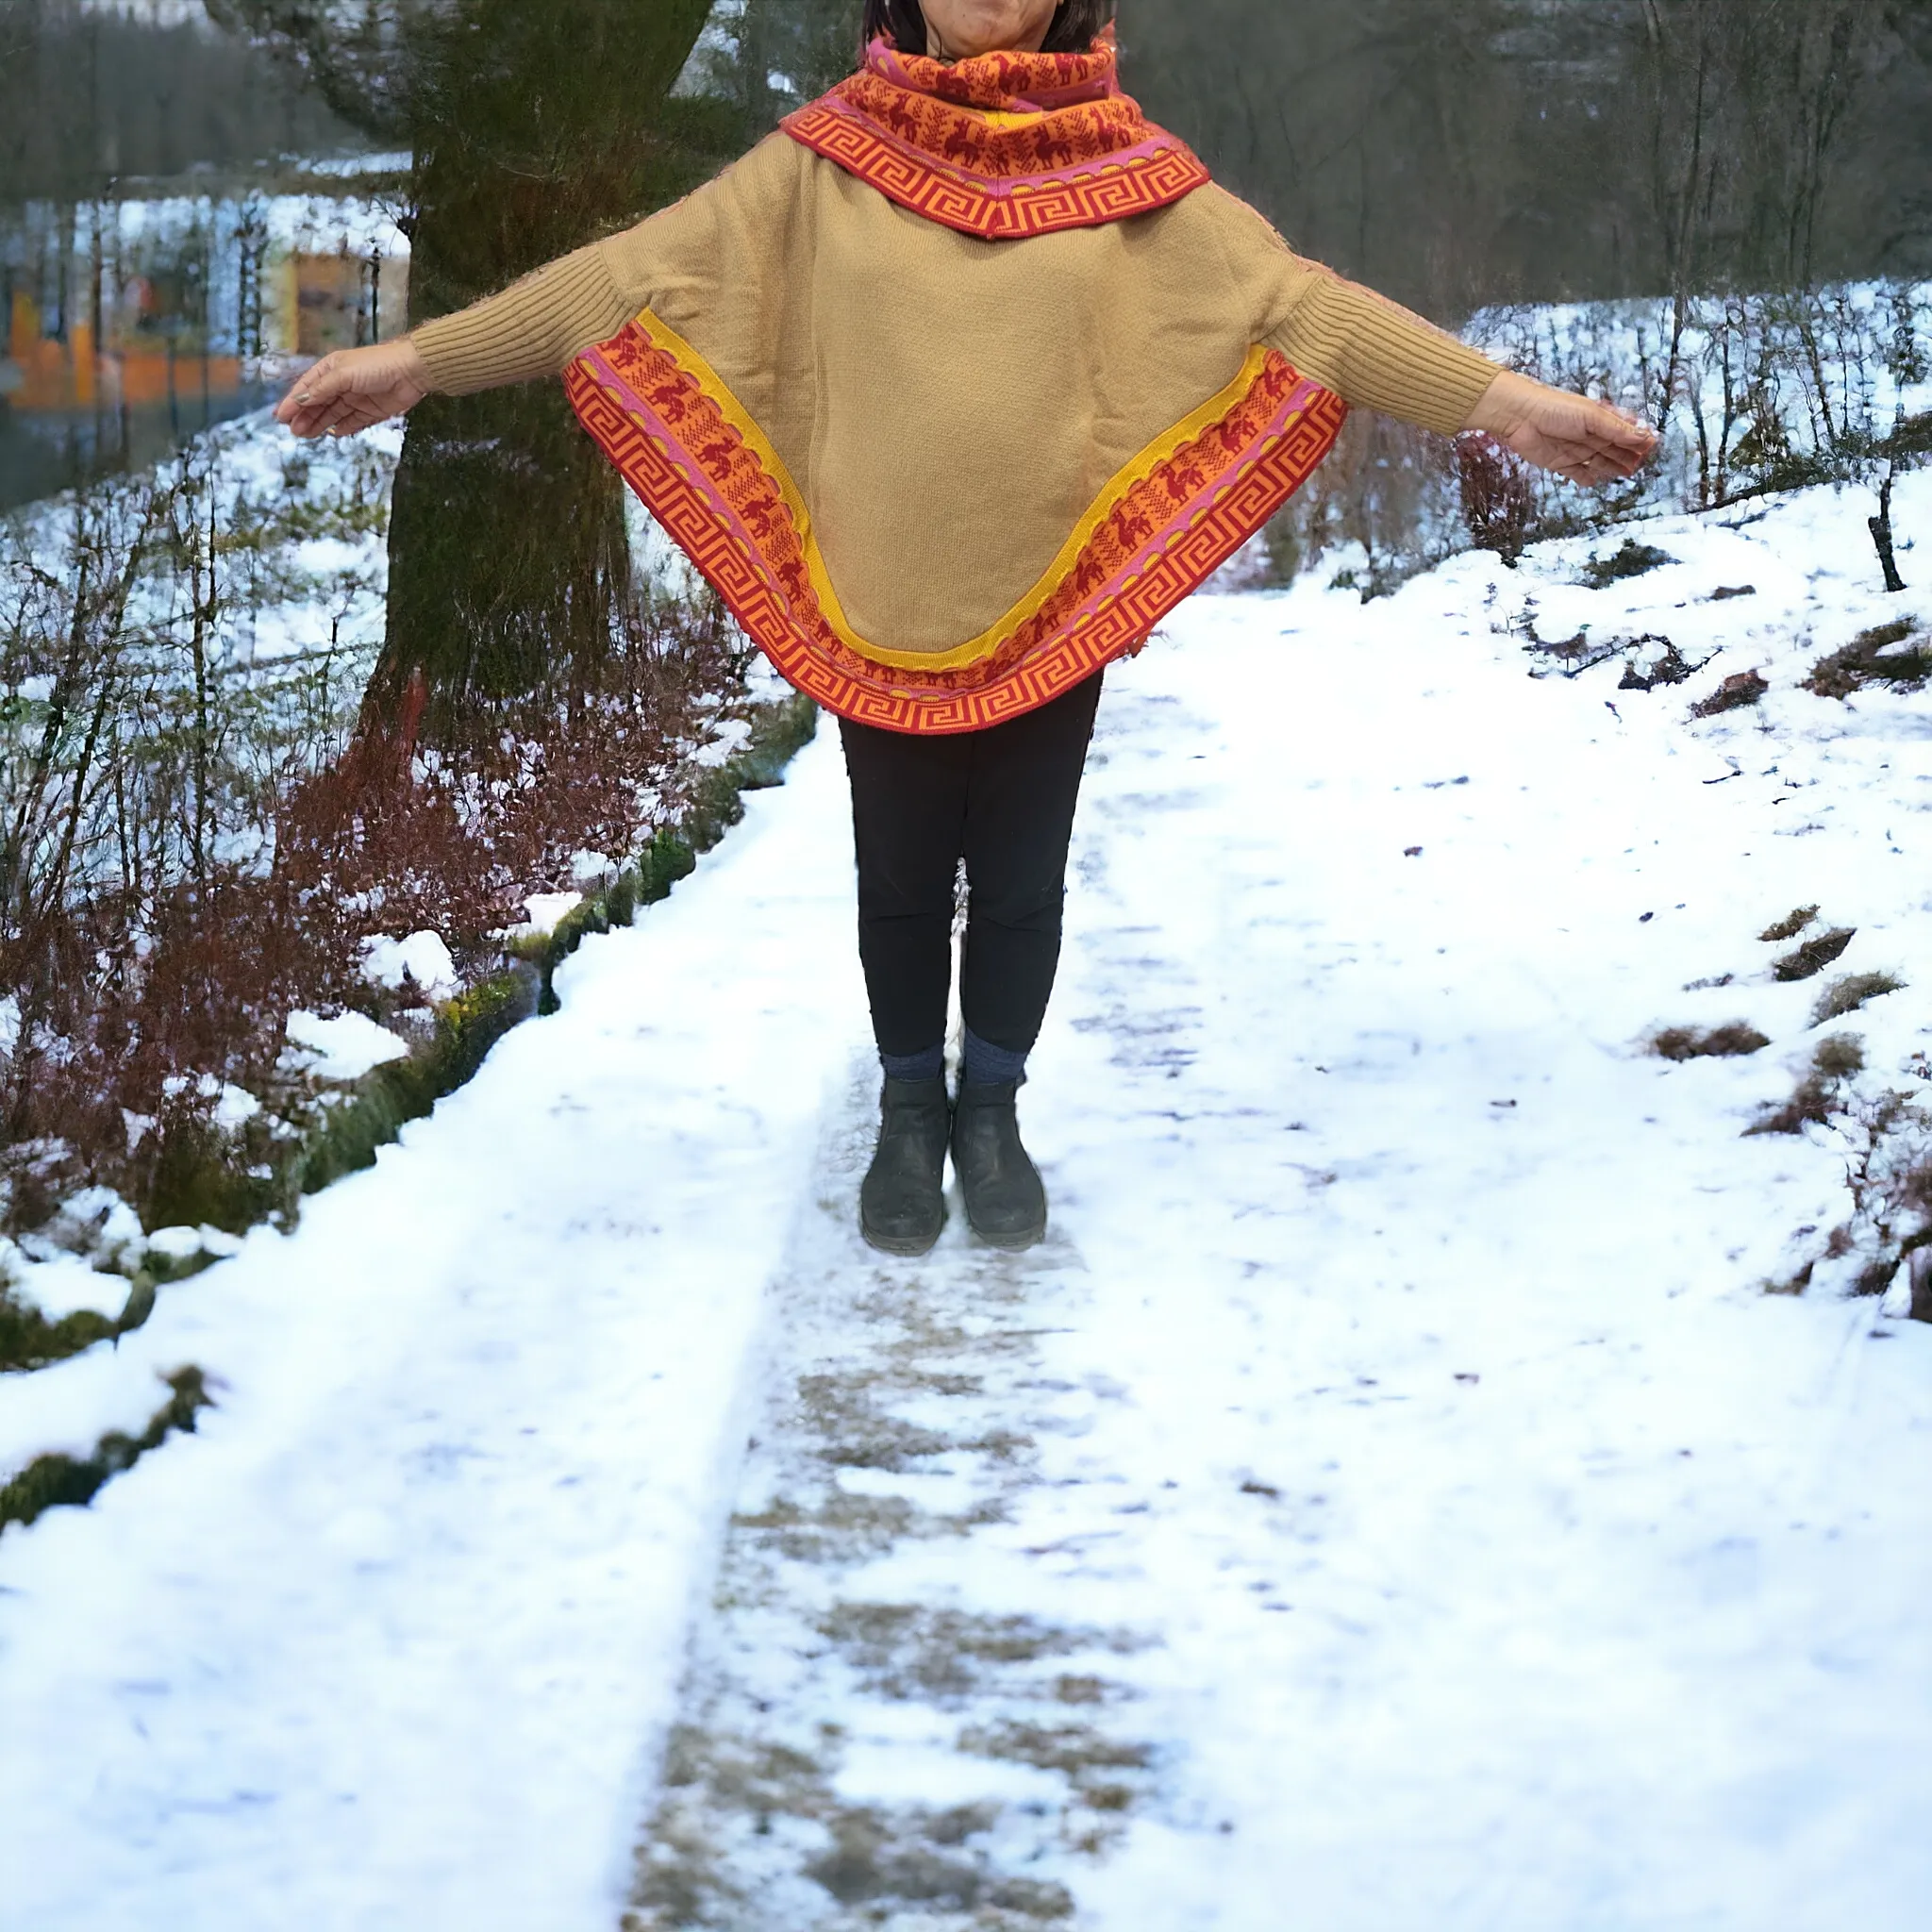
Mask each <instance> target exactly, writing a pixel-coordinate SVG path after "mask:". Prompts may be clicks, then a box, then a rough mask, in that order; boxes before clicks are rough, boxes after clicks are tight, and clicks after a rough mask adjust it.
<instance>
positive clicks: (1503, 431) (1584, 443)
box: [1462, 369, 1657, 483]
mask: <svg viewBox="0 0 1932 1932" xmlns="http://www.w3.org/2000/svg"><path fill="white" fill-rule="evenodd" d="M1462 426H1463V427H1464V428H1465V429H1481V430H1485V431H1487V432H1488V434H1490V435H1491V436H1493V437H1494V438H1495V439H1496V441H1498V442H1501V443H1506V444H1507V446H1508V447H1509V448H1510V449H1513V450H1514V451H1515V452H1516V454H1517V455H1518V456H1520V457H1523V458H1525V459H1526V460H1528V461H1529V462H1532V463H1535V464H1536V465H1537V466H1538V467H1539V468H1541V469H1544V470H1553V471H1555V472H1556V474H1557V475H1559V476H1561V477H1563V478H1564V479H1565V480H1566V481H1568V482H1571V483H1608V482H1612V481H1614V480H1615V479H1616V478H1618V477H1621V476H1629V475H1635V474H1636V472H1637V471H1638V470H1640V469H1641V468H1642V467H1643V465H1644V464H1645V463H1647V462H1648V461H1649V460H1650V458H1652V457H1653V456H1654V455H1655V454H1656V453H1657V431H1656V430H1655V429H1653V428H1651V427H1650V426H1649V425H1648V424H1644V423H1638V422H1635V421H1633V420H1632V419H1631V418H1630V417H1628V416H1626V415H1624V412H1623V411H1622V410H1621V409H1613V408H1610V406H1609V404H1607V403H1598V402H1592V401H1591V399H1590V397H1588V396H1577V395H1571V394H1570V393H1569V392H1568V391H1564V390H1560V389H1551V388H1549V387H1548V386H1547V385H1546V384H1543V383H1541V382H1533V381H1532V380H1531V379H1530V378H1529V377H1528V376H1526V375H1517V374H1516V372H1515V371H1514V370H1509V369H1506V370H1503V371H1502V372H1501V373H1500V374H1499V375H1497V377H1496V379H1495V381H1493V382H1492V383H1491V385H1490V386H1489V388H1488V389H1486V390H1485V391H1483V394H1482V400H1481V401H1480V402H1478V403H1477V404H1476V406H1475V408H1474V409H1472V410H1471V411H1470V414H1469V421H1468V422H1467V423H1465V424H1464V425H1462Z"/></svg>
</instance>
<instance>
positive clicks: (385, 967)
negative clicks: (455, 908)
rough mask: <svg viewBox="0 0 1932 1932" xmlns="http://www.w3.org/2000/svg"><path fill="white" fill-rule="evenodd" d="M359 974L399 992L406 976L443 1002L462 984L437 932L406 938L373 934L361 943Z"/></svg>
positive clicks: (433, 997) (419, 988) (415, 934)
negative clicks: (360, 969) (360, 968)
mask: <svg viewBox="0 0 1932 1932" xmlns="http://www.w3.org/2000/svg"><path fill="white" fill-rule="evenodd" d="M362 972H363V976H364V977H365V978H368V979H371V980H373V981H374V982H375V984H376V985H377V986H386V987H389V988H390V989H391V991H394V990H397V989H400V987H401V986H402V984H403V981H404V979H405V978H406V977H407V978H408V979H410V980H413V981H414V982H415V985H416V988H417V990H418V991H420V992H422V993H424V994H425V996H426V997H428V998H429V999H432V1000H446V999H448V998H449V997H450V995H451V994H452V993H454V992H456V991H457V990H458V987H459V986H460V985H461V983H462V982H461V981H460V980H459V979H458V976H457V964H456V961H455V960H454V959H452V958H450V952H449V947H448V945H447V944H446V943H445V942H444V940H443V937H442V935H441V933H438V932H428V931H425V932H412V933H410V934H409V935H408V938H407V939H400V940H399V939H392V938H391V937H390V935H389V934H387V933H376V934H375V935H374V936H373V937H372V938H369V939H366V940H364V941H362Z"/></svg>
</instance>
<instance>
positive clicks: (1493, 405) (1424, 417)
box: [1187, 189, 1657, 483]
mask: <svg viewBox="0 0 1932 1932" xmlns="http://www.w3.org/2000/svg"><path fill="white" fill-rule="evenodd" d="M1197 204H1198V212H1199V215H1200V217H1201V218H1202V219H1203V220H1204V221H1208V222H1211V223H1212V224H1213V225H1214V227H1215V230H1216V232H1217V233H1218V235H1219V236H1220V238H1221V242H1222V248H1223V253H1224V258H1225V259H1226V262H1227V266H1228V269H1229V271H1230V273H1231V275H1233V277H1234V284H1235V293H1234V300H1235V304H1236V307H1237V308H1238V309H1244V310H1245V311H1246V314H1247V317H1248V321H1249V326H1250V327H1251V329H1252V330H1253V334H1252V336H1251V338H1250V339H1251V340H1253V341H1263V342H1266V343H1267V344H1268V345H1269V346H1270V347H1273V348H1277V349H1279V350H1280V351H1281V352H1282V354H1283V355H1285V356H1286V357H1287V358H1288V359H1289V360H1290V361H1291V362H1292V363H1293V364H1294V366H1295V367H1296V368H1297V369H1298V370H1300V371H1301V373H1302V374H1303V375H1308V376H1312V377H1313V378H1314V379H1315V380H1316V381H1317V382H1320V383H1322V384H1323V385H1324V387H1326V388H1328V389H1332V390H1333V391H1335V392H1336V393H1337V394H1338V395H1340V396H1341V398H1342V400H1343V401H1344V402H1347V403H1349V404H1352V405H1354V406H1356V407H1357V408H1367V409H1375V410H1378V411H1379V412H1381V413H1382V414H1383V415H1387V416H1393V417H1396V418H1397V419H1399V420H1400V421H1402V422H1405V423H1413V424H1416V425H1419V426H1420V427H1422V428H1424V429H1433V430H1435V431H1437V432H1438V433H1439V434H1441V435H1443V436H1453V435H1455V434H1456V433H1457V431H1458V430H1463V429H1480V430H1484V431H1487V432H1488V433H1489V434H1490V435H1491V436H1493V437H1495V438H1496V440H1497V441H1500V442H1503V443H1507V445H1508V447H1509V448H1511V449H1513V450H1515V451H1516V452H1517V454H1518V455H1520V456H1522V457H1524V458H1526V459H1527V460H1528V461H1530V462H1533V463H1537V464H1540V465H1541V467H1542V468H1544V469H1547V470H1554V471H1555V472H1556V473H1557V475H1561V476H1565V477H1567V478H1568V479H1569V480H1570V481H1571V482H1573V483H1607V482H1608V481H1609V480H1610V479H1611V478H1612V477H1616V476H1627V475H1630V474H1631V473H1632V472H1633V471H1634V470H1636V469H1637V468H1639V467H1640V466H1641V464H1642V463H1643V462H1645V461H1646V460H1647V459H1648V458H1649V457H1650V456H1651V455H1652V453H1653V452H1654V451H1655V450H1656V448H1657V437H1656V435H1655V433H1654V432H1653V431H1651V430H1650V429H1648V428H1647V427H1646V426H1645V425H1642V424H1641V423H1637V422H1633V421H1632V420H1631V419H1630V418H1629V417H1627V416H1625V415H1624V414H1623V412H1622V411H1621V410H1618V409H1614V408H1611V407H1610V406H1609V405H1608V404H1607V403H1598V402H1593V401H1591V399H1590V398H1589V397H1587V396H1578V395H1571V394H1569V393H1567V392H1566V391H1562V390H1556V389H1551V388H1549V387H1547V386H1546V385H1545V384H1543V383H1541V382H1535V381H1532V380H1531V379H1530V377H1528V376H1526V375H1517V374H1516V373H1515V372H1514V371H1513V370H1507V369H1504V368H1503V367H1501V366H1500V365H1499V364H1498V363H1496V362H1494V361H1492V360H1491V358H1489V357H1487V356H1485V355H1483V354H1482V353H1481V352H1480V351H1479V350H1476V349H1473V348H1471V347H1470V346H1469V344H1468V343H1466V342H1463V341H1458V340H1457V338H1456V337H1455V336H1452V335H1449V334H1448V333H1446V332H1445V331H1444V330H1442V329H1440V328H1437V327H1436V326H1435V325H1433V324H1432V323H1428V322H1425V321H1424V320H1423V318H1422V317H1421V316H1419V315H1416V314H1414V313H1412V312H1411V311H1410V310H1408V309H1407V308H1403V307H1402V306H1401V305H1400V304H1399V303H1395V302H1391V301H1390V300H1389V299H1388V298H1387V297H1386V296H1382V295H1378V294H1376V293H1375V292H1374V291H1373V290H1371V289H1365V288H1363V287H1361V286H1360V285H1359V284H1358V283H1356V282H1351V281H1348V280H1345V279H1344V278H1343V277H1342V276H1341V275H1337V274H1335V272H1334V271H1333V270H1332V269H1327V268H1324V267H1323V266H1322V265H1321V264H1320V263H1319V262H1314V261H1309V260H1307V258H1304V257H1302V256H1299V255H1296V254H1295V253H1294V251H1293V250H1292V249H1291V248H1290V247H1289V245H1288V243H1287V242H1284V241H1283V240H1282V239H1281V237H1280V236H1279V235H1278V234H1276V233H1275V231H1274V228H1273V227H1272V226H1271V225H1269V224H1268V223H1267V222H1266V221H1265V220H1264V219H1263V218H1262V217H1261V216H1260V215H1258V214H1257V212H1256V211H1255V210H1254V209H1253V208H1249V207H1248V206H1247V205H1246V204H1245V203H1244V202H1241V201H1238V200H1237V199H1236V198H1235V197H1234V196H1233V195H1231V194H1228V193H1226V192H1224V190H1220V189H1206V190H1203V191H1202V192H1201V193H1200V194H1198V195H1196V196H1193V197H1191V200H1190V202H1189V203H1188V204H1187V206H1189V207H1191V208H1193V207H1195V206H1196V205H1197Z"/></svg>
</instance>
